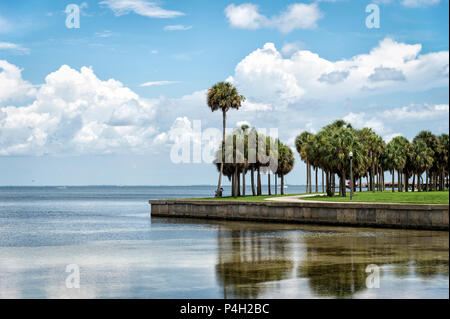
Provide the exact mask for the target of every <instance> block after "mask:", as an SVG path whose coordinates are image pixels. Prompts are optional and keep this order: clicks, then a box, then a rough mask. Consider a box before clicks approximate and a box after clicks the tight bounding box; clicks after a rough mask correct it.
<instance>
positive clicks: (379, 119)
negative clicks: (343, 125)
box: [343, 104, 449, 140]
mask: <svg viewBox="0 0 450 319" xmlns="http://www.w3.org/2000/svg"><path fill="white" fill-rule="evenodd" d="M448 116H449V106H448V104H432V105H430V104H422V105H415V104H412V105H408V106H404V107H399V108H393V109H388V110H384V111H378V112H372V113H367V112H359V113H353V112H350V113H349V114H347V115H346V116H345V117H344V118H343V119H344V120H345V121H347V122H349V123H351V124H352V125H353V126H355V127H356V128H362V127H371V128H373V129H374V130H375V132H377V133H378V134H380V135H381V136H383V137H385V139H386V140H390V139H392V138H393V137H395V136H397V135H400V134H399V133H395V132H392V130H393V129H392V128H393V127H396V126H397V127H398V126H400V124H401V125H405V124H408V123H411V122H412V123H415V122H420V123H422V125H423V124H425V123H429V122H425V121H441V122H442V119H447V118H448ZM422 125H421V126H422ZM446 125H447V130H448V122H447V124H446ZM416 131H417V132H418V130H416Z"/></svg>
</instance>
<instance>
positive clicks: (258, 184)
mask: <svg viewBox="0 0 450 319" xmlns="http://www.w3.org/2000/svg"><path fill="white" fill-rule="evenodd" d="M256 172H257V173H256V174H257V177H256V191H257V194H258V196H261V194H262V189H261V169H260V168H259V167H258V168H257V169H256Z"/></svg>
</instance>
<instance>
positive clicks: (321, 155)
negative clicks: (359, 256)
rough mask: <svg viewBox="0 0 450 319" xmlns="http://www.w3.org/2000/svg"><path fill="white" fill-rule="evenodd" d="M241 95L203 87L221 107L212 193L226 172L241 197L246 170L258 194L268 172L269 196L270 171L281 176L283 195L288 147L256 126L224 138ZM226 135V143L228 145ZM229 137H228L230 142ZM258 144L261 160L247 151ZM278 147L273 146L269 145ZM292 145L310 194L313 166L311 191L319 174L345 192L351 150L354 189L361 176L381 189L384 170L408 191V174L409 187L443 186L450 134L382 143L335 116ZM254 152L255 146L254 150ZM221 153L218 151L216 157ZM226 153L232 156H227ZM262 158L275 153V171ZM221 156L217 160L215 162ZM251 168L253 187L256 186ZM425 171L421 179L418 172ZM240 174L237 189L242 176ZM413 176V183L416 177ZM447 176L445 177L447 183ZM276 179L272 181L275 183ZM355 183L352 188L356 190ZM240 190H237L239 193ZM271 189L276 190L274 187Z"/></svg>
mask: <svg viewBox="0 0 450 319" xmlns="http://www.w3.org/2000/svg"><path fill="white" fill-rule="evenodd" d="M244 101H245V97H244V96H243V95H241V94H239V92H238V90H237V89H236V88H235V87H234V86H233V85H232V84H231V83H229V82H219V83H217V84H215V85H214V86H212V87H211V88H210V89H209V90H208V94H207V104H208V106H209V108H210V109H211V111H213V112H214V111H222V119H223V121H222V124H223V136H222V145H221V147H220V149H219V150H218V151H217V153H216V160H215V164H216V166H217V169H218V170H219V181H218V185H217V191H216V196H218V195H219V194H220V189H221V185H222V176H223V175H225V176H227V177H228V178H229V179H230V180H231V182H232V194H233V196H239V195H240V194H242V195H245V176H246V175H247V173H248V172H250V173H251V185H252V194H253V195H261V194H262V190H261V173H266V174H267V176H268V189H269V191H268V194H269V195H270V194H271V187H270V174H275V175H276V176H277V177H280V179H281V184H282V185H281V193H282V194H283V193H284V176H285V175H286V174H288V173H289V172H290V171H291V170H292V169H293V167H294V156H293V152H292V150H291V149H290V148H289V147H287V146H286V145H284V144H283V143H282V142H281V141H280V140H278V139H276V140H274V139H273V138H271V137H265V136H263V135H261V134H259V133H258V132H256V130H255V129H254V128H253V129H249V127H248V126H242V127H240V128H238V129H237V130H235V131H234V132H233V134H231V135H229V136H228V137H227V136H226V132H225V128H226V113H227V112H228V111H229V110H231V109H236V110H238V109H239V108H240V107H241V105H242V102H244ZM249 135H250V136H251V135H253V136H257V139H256V140H257V142H256V145H252V147H249V138H248V137H249ZM227 139H228V143H227ZM230 139H233V140H230ZM238 141H243V143H244V148H243V150H242V149H241V148H239V147H237V143H238ZM261 141H265V143H261ZM259 144H261V145H262V144H265V147H266V150H265V152H263V153H261V154H264V156H263V157H264V159H261V158H256V161H255V160H249V158H250V157H251V156H249V155H251V154H249V153H250V152H249V149H254V148H255V147H256V153H257V154H260V152H258V148H259V147H260V145H259ZM226 145H233V151H232V152H230V154H229V155H226V152H225V147H226ZM273 146H277V147H273ZM295 147H296V149H297V151H298V153H299V155H300V158H301V160H302V161H303V162H305V164H306V168H307V172H306V176H307V192H310V193H312V191H313V189H312V172H311V171H312V170H314V171H315V184H316V185H315V191H316V192H319V182H318V174H319V170H320V171H321V172H322V191H324V190H325V189H324V188H325V187H326V193H327V195H328V196H334V193H335V189H336V176H337V177H338V179H339V195H340V196H346V184H345V182H346V180H347V179H349V177H350V154H353V156H352V163H353V167H352V168H353V169H352V172H353V176H354V180H355V181H359V190H360V191H362V190H363V189H362V185H363V178H365V179H366V184H367V188H368V190H369V191H372V192H375V191H384V190H385V185H386V184H385V181H384V173H385V172H386V171H388V172H390V173H391V175H392V191H393V192H395V185H396V183H395V173H397V190H398V191H399V192H402V191H406V192H407V191H408V190H409V181H410V179H411V177H412V179H413V180H412V191H415V190H416V185H417V186H418V187H417V189H418V191H422V190H425V191H429V190H438V189H439V190H443V189H445V187H446V185H447V184H448V179H449V178H448V175H449V171H448V153H449V136H448V134H442V135H440V136H436V135H434V134H433V133H431V132H430V131H422V132H420V133H419V134H418V135H417V136H416V137H415V138H414V139H413V141H412V142H410V141H408V139H406V138H405V137H402V136H398V137H395V138H393V139H392V140H391V141H390V142H389V143H386V142H385V141H383V139H382V138H381V137H380V136H378V135H377V134H376V133H375V132H374V131H373V130H372V129H370V128H363V129H360V130H358V129H354V128H353V127H352V126H351V125H350V124H349V123H346V122H345V121H343V120H337V121H335V122H333V123H331V124H329V125H327V126H325V127H324V128H322V130H321V131H320V132H318V133H317V134H312V133H310V132H303V133H302V134H300V135H299V136H297V138H296V140H295ZM253 151H254V150H253ZM221 154H222V155H221ZM226 156H228V157H231V158H226ZM267 156H276V159H277V162H278V165H277V167H276V169H274V168H273V167H271V165H270V163H273V162H275V158H271V159H269V160H267V158H266V157H267ZM220 159H221V160H220ZM255 172H256V174H257V177H256V189H255ZM424 173H425V175H426V177H425V180H424V179H423V177H422V176H423V175H424ZM241 176H242V184H243V185H242V186H243V187H242V188H241V178H240V177H241ZM416 177H417V181H416ZM446 180H447V181H446ZM276 182H277V178H276V179H275V183H276ZM356 184H357V183H353V185H351V187H353V189H354V190H356ZM241 189H242V191H241ZM275 189H277V188H276V187H275Z"/></svg>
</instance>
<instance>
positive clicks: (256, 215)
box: [150, 200, 449, 230]
mask: <svg viewBox="0 0 450 319" xmlns="http://www.w3.org/2000/svg"><path fill="white" fill-rule="evenodd" d="M150 204H151V215H152V216H155V217H157V216H159V217H177V218H180V217H187V218H204V219H224V220H246V221H262V222H264V221H266V222H282V223H309V224H326V225H342V226H362V227H389V228H413V229H436V230H448V229H449V221H448V213H449V206H448V205H416V204H384V203H330V202H323V203H322V202H319V203H318V202H311V203H309V202H307V201H304V202H298V203H289V202H269V201H268V202H241V201H234V202H233V201H218V200H211V201H208V200H151V201H150Z"/></svg>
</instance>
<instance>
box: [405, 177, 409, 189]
mask: <svg viewBox="0 0 450 319" xmlns="http://www.w3.org/2000/svg"><path fill="white" fill-rule="evenodd" d="M408 188H409V176H408V173H405V192H406V193H407V192H408V191H409V189H408Z"/></svg>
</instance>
